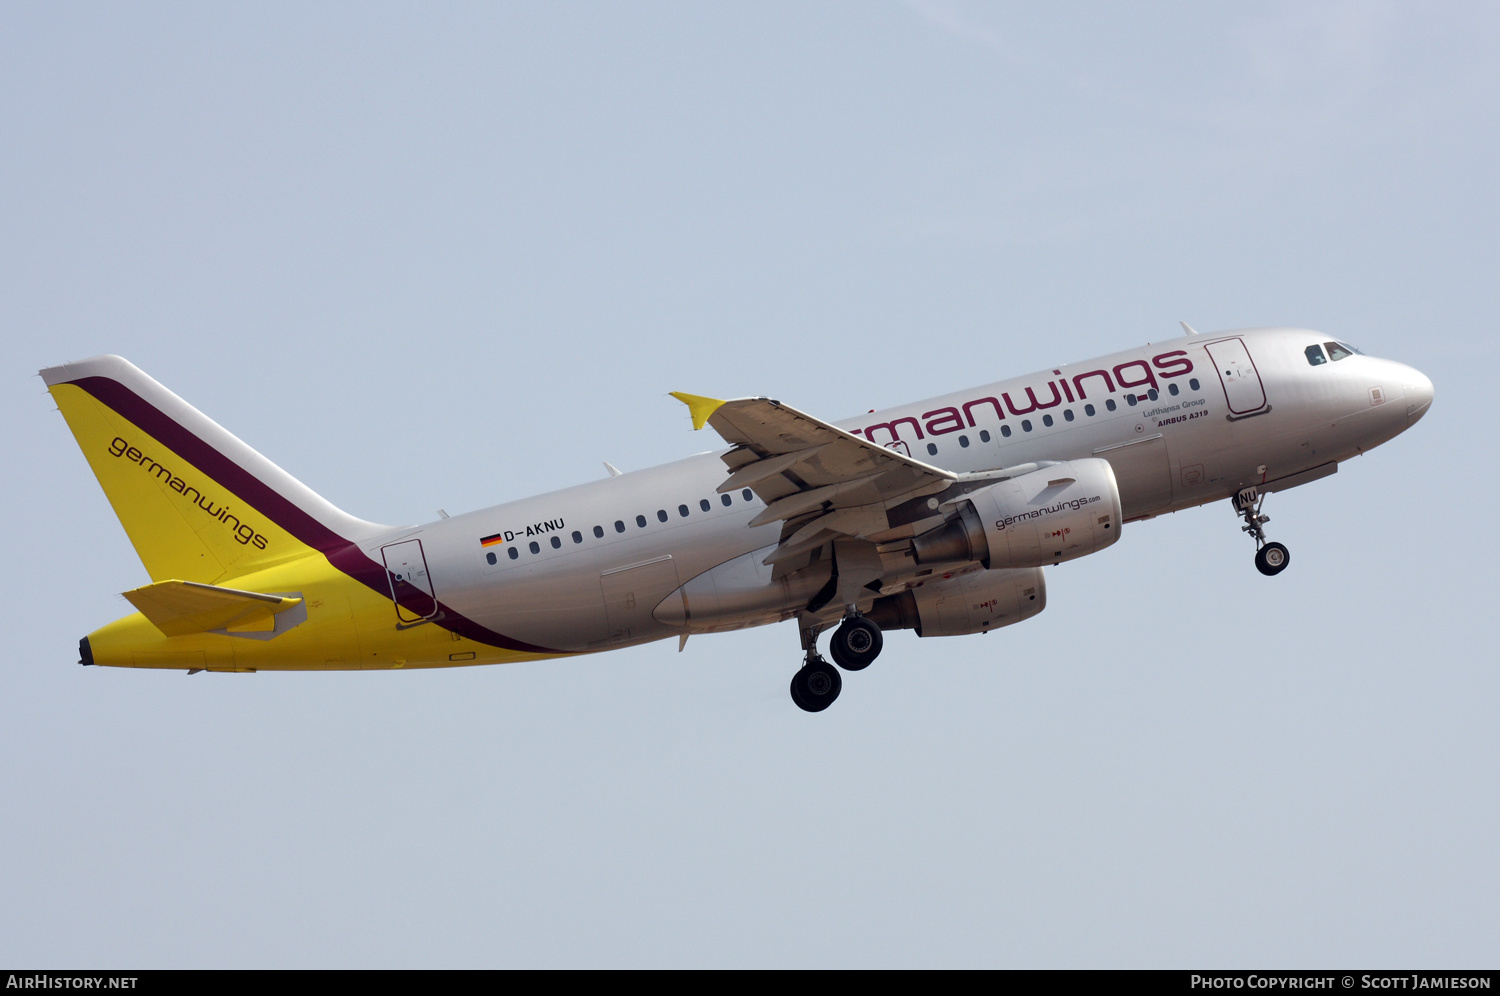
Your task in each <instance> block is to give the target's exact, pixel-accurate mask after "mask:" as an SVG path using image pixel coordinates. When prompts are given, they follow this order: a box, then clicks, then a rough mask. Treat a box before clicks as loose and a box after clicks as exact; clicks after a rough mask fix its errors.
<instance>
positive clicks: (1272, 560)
mask: <svg viewBox="0 0 1500 996" xmlns="http://www.w3.org/2000/svg"><path fill="white" fill-rule="evenodd" d="M1291 560H1292V556H1291V554H1289V553H1287V552H1286V547H1284V546H1282V545H1281V544H1280V543H1267V544H1266V545H1265V546H1263V547H1261V548H1260V549H1259V550H1257V551H1256V552H1255V569H1256V570H1258V571H1260V572H1261V573H1262V574H1264V575H1265V576H1266V577H1274V576H1275V575H1277V574H1280V573H1281V572H1282V571H1284V570H1286V565H1287V564H1289V563H1291Z"/></svg>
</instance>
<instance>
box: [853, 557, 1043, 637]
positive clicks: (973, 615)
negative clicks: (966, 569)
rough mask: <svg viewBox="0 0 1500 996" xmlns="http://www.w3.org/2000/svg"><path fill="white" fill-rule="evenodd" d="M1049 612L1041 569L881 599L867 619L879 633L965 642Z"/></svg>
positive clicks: (967, 578)
mask: <svg viewBox="0 0 1500 996" xmlns="http://www.w3.org/2000/svg"><path fill="white" fill-rule="evenodd" d="M1046 607H1047V582H1046V579H1045V578H1044V577H1043V576H1042V569H1041V568H1040V567H1032V568H1028V569H1025V570H1009V571H971V572H970V573H968V574H960V575H959V576H958V577H953V578H940V579H938V580H936V581H926V582H923V583H922V584H921V586H919V587H916V588H911V589H908V590H907V591H903V592H901V593H900V594H898V595H887V596H885V597H884V598H877V599H876V600H875V604H874V605H873V606H872V607H871V608H870V611H869V612H866V613H865V617H866V618H868V619H869V620H870V621H871V622H873V623H874V624H875V625H877V626H879V627H880V628H881V629H914V630H916V631H917V635H918V636H964V635H966V634H968V633H987V632H989V631H990V630H992V629H999V628H1000V627H1001V626H1009V625H1011V624H1012V623H1018V622H1020V621H1021V620H1023V619H1030V618H1031V617H1032V616H1034V615H1036V614H1037V613H1038V612H1040V611H1042V610H1043V609H1044V608H1046Z"/></svg>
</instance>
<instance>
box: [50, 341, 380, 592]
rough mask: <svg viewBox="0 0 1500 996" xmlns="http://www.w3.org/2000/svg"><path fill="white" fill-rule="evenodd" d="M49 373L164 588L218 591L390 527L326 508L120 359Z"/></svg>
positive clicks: (59, 402)
mask: <svg viewBox="0 0 1500 996" xmlns="http://www.w3.org/2000/svg"><path fill="white" fill-rule="evenodd" d="M41 374H42V379H43V380H44V381H45V382H46V384H47V388H48V390H49V391H50V392H51V393H52V397H53V398H54V399H55V400H56V401H57V407H58V408H59V409H60V410H61V411H62V413H63V417H64V418H65V419H67V422H68V428H70V429H72V430H73V436H74V438H75V439H77V440H78V445H79V446H80V447H81V448H82V449H83V454H84V456H85V457H86V458H87V459H88V462H89V466H90V467H92V468H93V470H94V475H95V476H96V477H97V478H98V479H99V483H100V485H101V486H102V487H103V488H104V493H105V495H106V496H107V497H108V498H109V502H110V504H111V505H112V506H113V507H114V510H115V514H116V515H118V516H119V518H120V523H121V524H122V525H123V526H124V527H125V532H126V534H127V535H129V537H130V542H131V543H132V544H134V546H135V549H136V553H138V554H139V555H140V558H141V561H142V563H144V564H145V565H146V571H147V573H148V574H150V575H151V579H152V580H153V581H166V580H173V579H176V580H183V581H196V582H203V583H214V582H217V581H222V580H225V579H227V578H233V577H237V576H239V575H243V574H247V573H250V572H251V571H255V570H260V569H261V568H264V567H268V566H271V565H273V564H277V563H281V562H284V561H287V560H291V559H293V558H296V557H301V556H305V555H307V554H309V553H311V552H313V551H315V550H317V551H321V552H323V553H325V554H327V553H331V552H334V551H336V550H338V549H341V548H344V547H347V546H348V545H349V544H350V543H351V542H356V541H358V540H360V539H363V538H366V537H369V536H371V535H373V534H375V533H377V532H379V531H381V530H382V529H383V528H384V527H381V526H377V525H375V524H373V523H369V522H365V521H363V520H361V519H356V518H354V517H353V516H351V515H348V514H346V513H344V512H342V511H340V510H339V509H337V508H335V507H334V506H333V505H331V504H329V503H328V502H326V501H324V500H323V499H322V498H320V497H318V496H317V495H316V494H314V493H313V492H312V491H311V490H309V489H308V488H307V487H306V486H305V485H303V484H301V483H300V482H299V481H297V480H296V479H295V478H293V477H292V476H291V475H290V474H288V473H287V472H286V471H284V470H282V469H281V468H280V467H277V466H276V465H275V464H273V463H271V462H270V461H269V460H267V459H266V458H265V457H263V456H261V455H260V454H259V453H257V452H255V450H253V449H251V448H250V447H249V446H248V445H246V444H245V443H244V442H242V441H241V440H239V439H238V438H236V437H235V436H234V435H232V434H231V433H229V432H228V431H226V430H225V429H224V428H223V427H221V426H220V425H218V424H217V423H216V422H214V421H213V420H211V419H209V418H208V417H207V416H205V415H204V414H203V413H202V412H200V411H198V410H197V409H196V408H193V407H192V406H191V405H189V404H188V403H187V402H185V401H183V400H182V399H181V398H179V397H177V395H175V394H173V393H172V392H171V391H168V390H167V389H166V388H165V387H163V386H162V385H160V384H158V383H157V382H156V381H154V380H152V379H151V378H150V377H148V376H146V374H144V373H143V372H141V371H140V370H139V369H137V368H136V367H135V366H134V365H132V364H131V363H129V362H127V361H126V360H123V359H121V358H120V357H118V356H100V357H95V358H94V359H91V360H84V361H82V362H79V363H70V364H67V365H65V366H60V367H51V368H49V369H47V370H43V371H42V372H41Z"/></svg>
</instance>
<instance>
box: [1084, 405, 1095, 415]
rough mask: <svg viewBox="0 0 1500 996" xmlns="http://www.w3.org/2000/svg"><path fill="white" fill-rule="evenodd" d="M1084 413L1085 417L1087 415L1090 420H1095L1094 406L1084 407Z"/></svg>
mask: <svg viewBox="0 0 1500 996" xmlns="http://www.w3.org/2000/svg"><path fill="white" fill-rule="evenodd" d="M1083 413H1084V414H1085V415H1087V416H1088V417H1089V418H1093V417H1094V406H1093V405H1084V406H1083Z"/></svg>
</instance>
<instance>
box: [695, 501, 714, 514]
mask: <svg viewBox="0 0 1500 996" xmlns="http://www.w3.org/2000/svg"><path fill="white" fill-rule="evenodd" d="M698 507H699V508H701V509H703V511H705V512H707V511H708V510H709V509H710V508H713V506H712V505H710V504H709V503H708V499H707V498H700V499H698Z"/></svg>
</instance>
